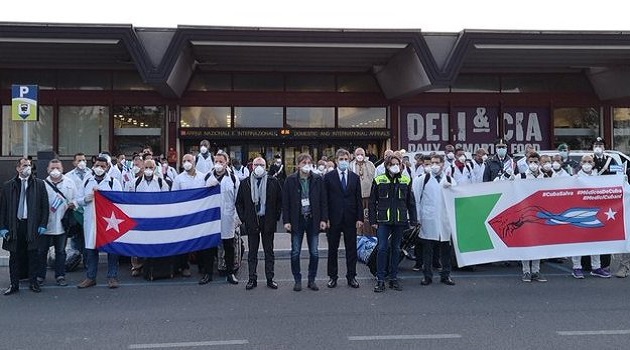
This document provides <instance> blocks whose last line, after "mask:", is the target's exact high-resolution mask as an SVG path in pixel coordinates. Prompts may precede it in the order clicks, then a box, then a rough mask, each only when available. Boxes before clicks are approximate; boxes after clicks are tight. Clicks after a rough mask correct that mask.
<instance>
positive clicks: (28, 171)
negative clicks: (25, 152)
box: [22, 166, 31, 177]
mask: <svg viewBox="0 0 630 350" xmlns="http://www.w3.org/2000/svg"><path fill="white" fill-rule="evenodd" d="M22 176H24V177H29V176H31V167H30V166H27V167H25V168H24V169H22Z"/></svg>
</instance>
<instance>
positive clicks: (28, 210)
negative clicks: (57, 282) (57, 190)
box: [0, 158, 49, 295]
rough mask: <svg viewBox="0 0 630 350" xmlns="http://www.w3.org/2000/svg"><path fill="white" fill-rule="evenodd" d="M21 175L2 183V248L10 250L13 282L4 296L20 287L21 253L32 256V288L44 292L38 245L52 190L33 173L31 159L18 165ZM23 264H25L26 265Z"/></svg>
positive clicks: (0, 204)
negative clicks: (40, 280)
mask: <svg viewBox="0 0 630 350" xmlns="http://www.w3.org/2000/svg"><path fill="white" fill-rule="evenodd" d="M15 169H16V171H17V175H16V176H15V177H14V178H13V179H11V180H9V181H7V182H5V183H4V185H3V186H2V199H1V200H0V237H2V238H3V239H4V240H3V242H2V249H4V250H7V251H9V252H10V256H9V275H10V279H11V285H10V286H9V288H7V289H6V290H5V291H4V295H11V294H13V293H16V292H17V291H18V290H19V289H20V277H19V276H20V271H19V270H20V267H21V266H19V263H18V261H19V259H20V254H24V252H26V254H27V255H28V275H29V279H30V289H31V290H32V291H33V292H36V293H39V292H40V291H41V289H40V287H39V284H38V283H37V271H38V267H39V261H38V256H37V248H38V246H39V240H40V237H39V236H40V235H43V234H44V233H46V226H47V225H48V214H49V210H48V193H47V192H46V186H45V185H44V181H42V180H40V179H36V178H35V177H34V176H32V175H31V161H30V160H28V159H26V158H22V159H20V160H18V162H17V166H16V168H15ZM22 267H23V266H22Z"/></svg>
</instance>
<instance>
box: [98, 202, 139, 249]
mask: <svg viewBox="0 0 630 350" xmlns="http://www.w3.org/2000/svg"><path fill="white" fill-rule="evenodd" d="M94 204H95V206H96V248H99V247H102V246H104V245H106V244H109V243H112V242H114V241H115V240H117V239H118V238H120V237H122V236H123V235H124V234H125V233H127V232H128V231H130V230H132V229H133V228H134V227H136V225H137V223H136V221H135V220H134V219H132V218H130V217H129V216H127V214H125V213H124V212H123V211H122V210H120V208H118V207H117V206H116V205H115V204H114V203H112V202H111V201H110V200H109V199H107V198H105V196H103V195H102V194H101V193H99V192H98V191H95V192H94Z"/></svg>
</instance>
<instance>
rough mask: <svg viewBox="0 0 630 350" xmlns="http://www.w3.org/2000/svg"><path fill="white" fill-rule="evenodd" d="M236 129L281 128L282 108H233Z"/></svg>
mask: <svg viewBox="0 0 630 350" xmlns="http://www.w3.org/2000/svg"><path fill="white" fill-rule="evenodd" d="M234 127H236V128H281V127H283V108H282V107H234Z"/></svg>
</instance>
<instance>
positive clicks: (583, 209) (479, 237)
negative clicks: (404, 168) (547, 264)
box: [443, 176, 630, 266]
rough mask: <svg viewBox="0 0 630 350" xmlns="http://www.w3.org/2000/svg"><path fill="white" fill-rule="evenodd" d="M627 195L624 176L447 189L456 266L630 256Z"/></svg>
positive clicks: (547, 180) (445, 191)
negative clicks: (566, 258) (560, 258)
mask: <svg viewBox="0 0 630 350" xmlns="http://www.w3.org/2000/svg"><path fill="white" fill-rule="evenodd" d="M629 190H630V186H629V185H628V184H627V183H626V182H625V181H624V177H623V176H593V177H575V176H574V177H570V178H566V177H564V178H552V179H544V180H516V181H497V182H489V183H481V184H474V185H468V186H455V187H453V188H451V189H448V190H444V192H443V193H444V197H445V200H446V212H447V214H448V215H447V216H448V218H449V223H450V227H451V228H452V232H453V242H454V247H455V254H456V255H457V261H458V264H459V265H460V266H467V265H476V264H483V263H489V262H495V261H511V260H533V259H547V258H556V257H566V256H582V255H598V254H611V253H627V252H629V251H630V250H629V248H630V246H629V244H630V243H629V241H628V240H627V237H628V233H627V228H628V216H627V215H626V213H625V208H626V207H627V206H628V204H629V199H628V198H629V197H628V193H629V192H628V191H629Z"/></svg>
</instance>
